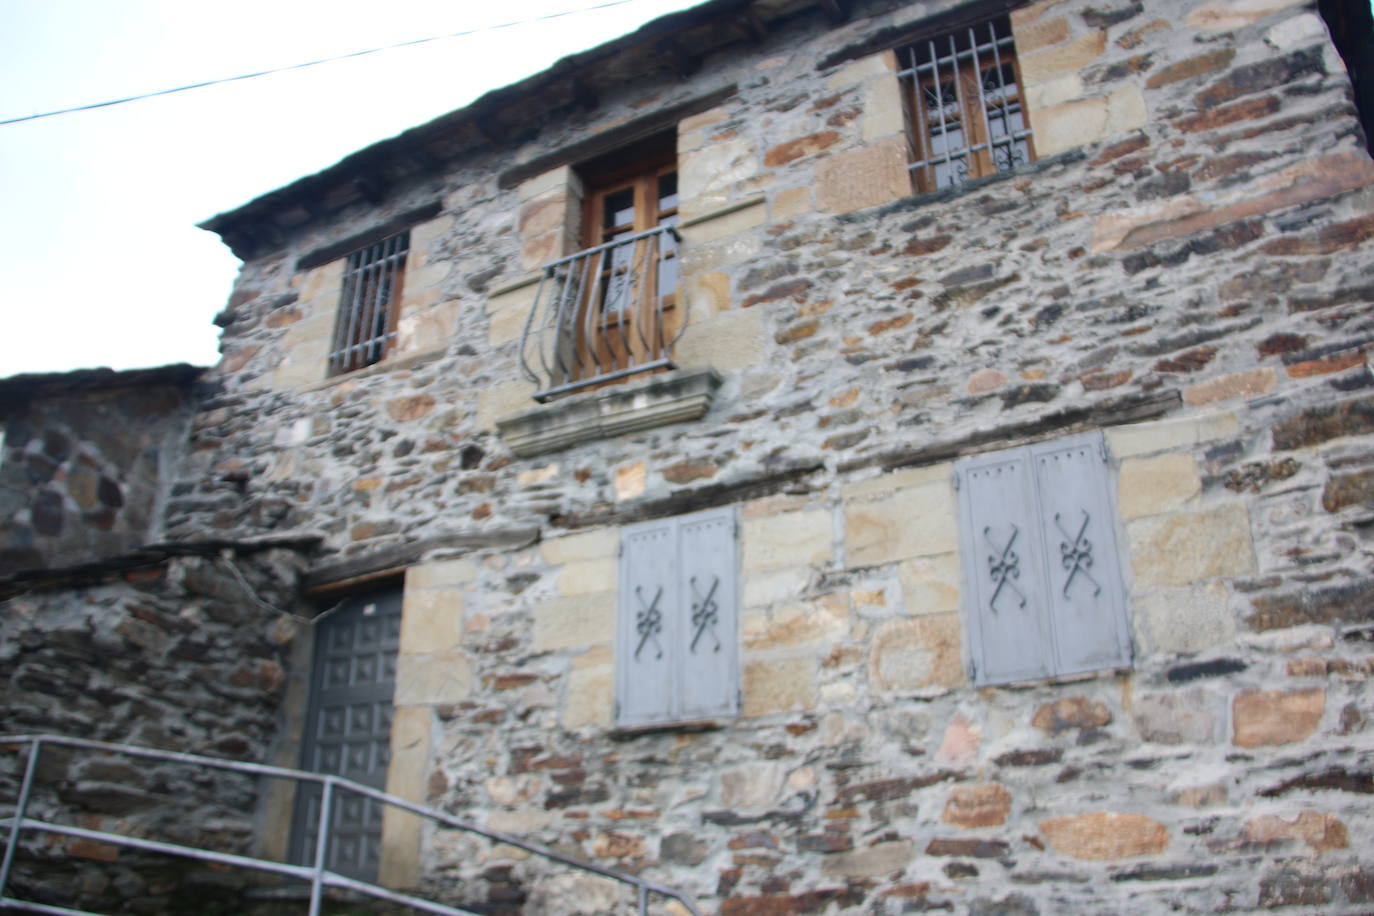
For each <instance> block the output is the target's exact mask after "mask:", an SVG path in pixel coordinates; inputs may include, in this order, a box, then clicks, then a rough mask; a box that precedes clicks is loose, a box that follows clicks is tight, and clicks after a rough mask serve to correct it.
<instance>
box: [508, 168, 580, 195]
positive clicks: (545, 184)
mask: <svg viewBox="0 0 1374 916" xmlns="http://www.w3.org/2000/svg"><path fill="white" fill-rule="evenodd" d="M564 188H567V189H570V190H571V191H572V193H574V194H577V195H579V196H580V195H581V193H582V179H581V178H579V177H578V176H577V173H576V172H574V171H573V169H572V166H568V165H560V166H559V167H558V168H556V169H552V170H551V171H548V172H544V173H542V174H539V175H535V176H534V177H533V178H530V179H528V180H526V181H523V182H521V183H520V187H519V188H517V189H516V192H515V193H516V197H517V198H518V199H520V200H521V201H527V200H533V199H534V198H536V197H538V196H539V195H540V194H547V193H548V192H550V191H559V190H562V189H564Z"/></svg>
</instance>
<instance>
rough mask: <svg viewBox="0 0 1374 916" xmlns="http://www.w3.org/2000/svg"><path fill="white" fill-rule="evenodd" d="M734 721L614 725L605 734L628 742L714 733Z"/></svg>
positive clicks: (707, 720)
mask: <svg viewBox="0 0 1374 916" xmlns="http://www.w3.org/2000/svg"><path fill="white" fill-rule="evenodd" d="M733 724H734V719H733V718H730V719H725V718H711V719H688V720H686V721H684V722H653V723H649V724H647V725H616V726H614V727H612V728H610V729H608V730H607V732H606V734H607V736H608V737H610V738H611V739H612V740H614V741H628V740H630V739H631V738H638V737H639V736H640V735H653V734H659V733H662V732H714V731H720V730H721V729H723V728H729V727H730V726H731V725H733Z"/></svg>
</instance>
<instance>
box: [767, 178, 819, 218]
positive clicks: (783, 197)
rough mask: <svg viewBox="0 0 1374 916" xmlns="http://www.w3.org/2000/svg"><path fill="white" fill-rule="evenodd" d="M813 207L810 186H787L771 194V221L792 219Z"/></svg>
mask: <svg viewBox="0 0 1374 916" xmlns="http://www.w3.org/2000/svg"><path fill="white" fill-rule="evenodd" d="M812 209H814V207H813V205H812V203H811V186H810V185H808V186H806V187H804V188H788V189H787V190H785V191H779V192H777V193H776V194H774V195H773V207H772V214H771V215H772V219H773V222H781V221H782V220H788V219H793V218H794V217H798V216H801V215H802V214H804V213H810V212H811V211H812Z"/></svg>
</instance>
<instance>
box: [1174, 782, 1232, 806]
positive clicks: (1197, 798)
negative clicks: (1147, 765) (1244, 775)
mask: <svg viewBox="0 0 1374 916" xmlns="http://www.w3.org/2000/svg"><path fill="white" fill-rule="evenodd" d="M1226 798H1227V796H1226V786H1224V785H1222V784H1221V783H1219V782H1213V783H1208V784H1207V785H1203V786H1187V787H1185V788H1181V789H1175V790H1174V791H1173V792H1172V793H1171V794H1170V795H1169V801H1170V802H1172V803H1173V804H1175V805H1187V806H1188V807H1189V808H1215V807H1217V806H1218V805H1224V804H1226Z"/></svg>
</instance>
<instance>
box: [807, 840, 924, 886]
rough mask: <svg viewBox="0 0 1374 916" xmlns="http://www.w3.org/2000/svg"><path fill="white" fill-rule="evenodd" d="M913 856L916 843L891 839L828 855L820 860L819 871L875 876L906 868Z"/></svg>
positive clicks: (850, 875) (865, 876) (830, 873)
mask: <svg viewBox="0 0 1374 916" xmlns="http://www.w3.org/2000/svg"><path fill="white" fill-rule="evenodd" d="M915 858H916V844H915V843H912V842H911V841H910V840H891V841H889V842H886V843H875V844H874V845H872V846H868V847H866V848H864V849H856V850H853V851H852V852H840V853H835V854H834V855H828V856H826V857H825V858H824V859H822V860H821V871H822V872H823V873H824V874H827V875H837V876H841V875H842V876H844V877H846V878H876V877H879V876H880V875H886V874H889V873H891V872H894V871H897V870H899V869H903V868H906V867H907V866H908V865H910V864H911V863H912V862H913V861H914V860H915Z"/></svg>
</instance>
